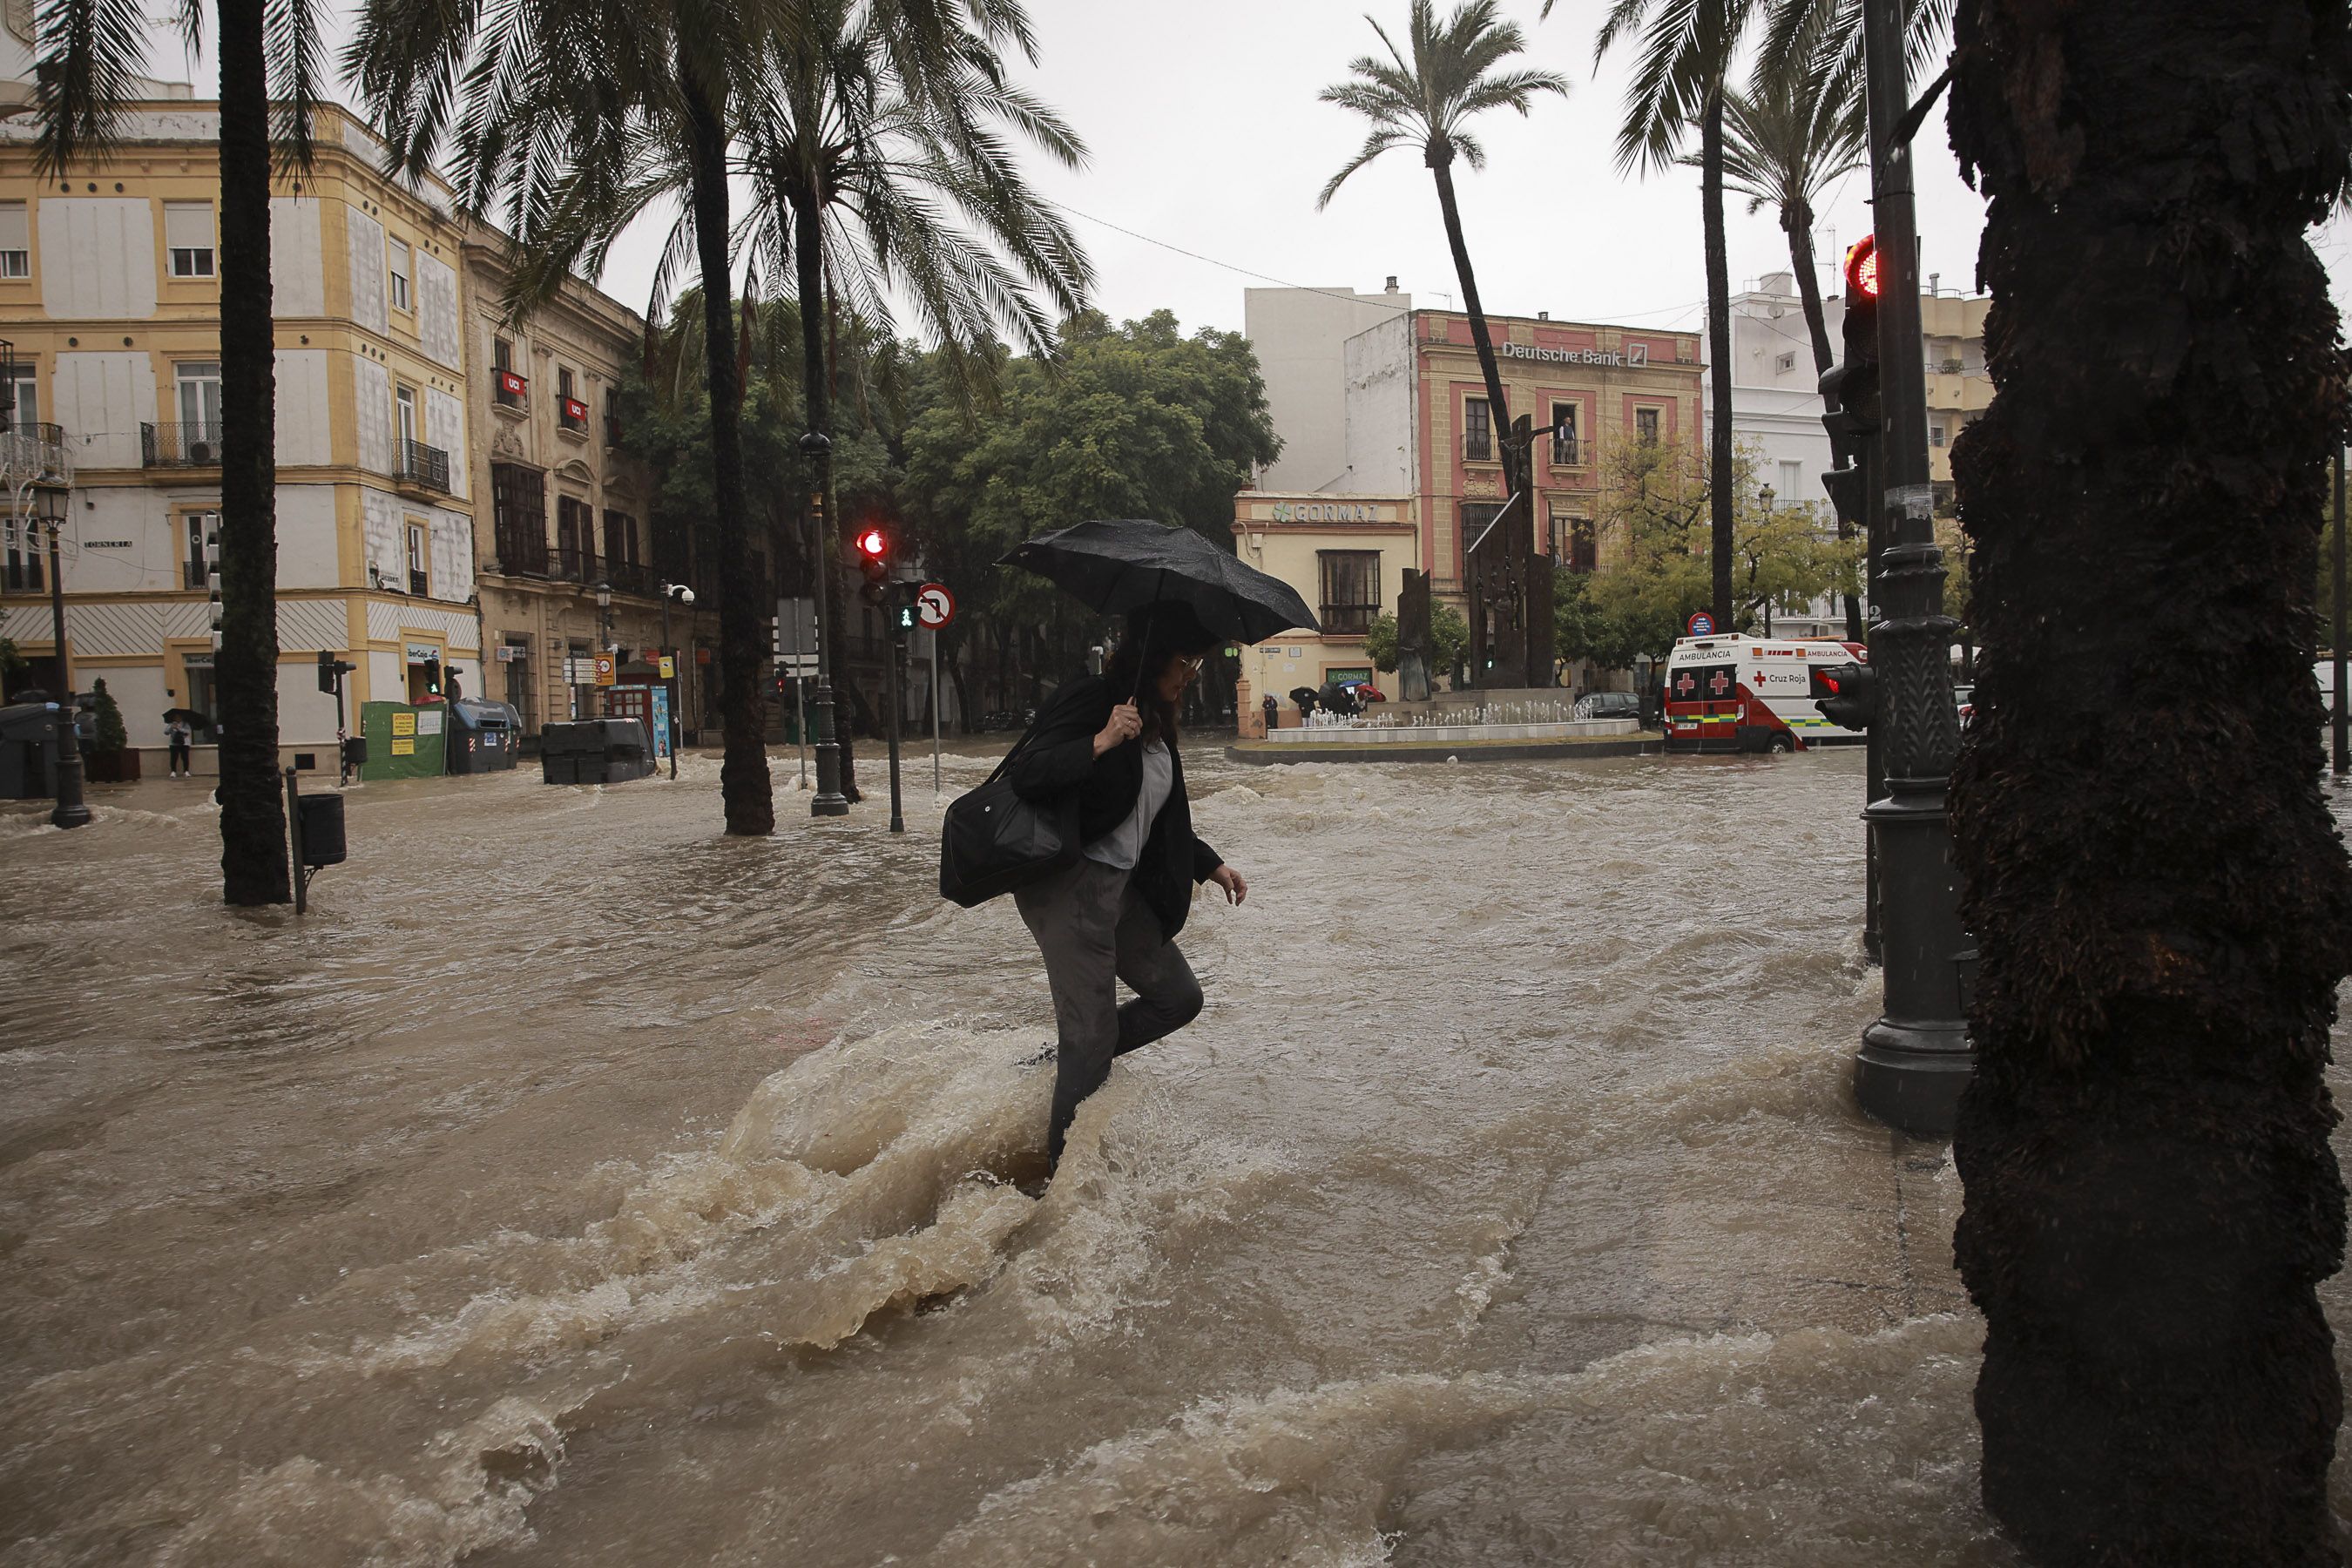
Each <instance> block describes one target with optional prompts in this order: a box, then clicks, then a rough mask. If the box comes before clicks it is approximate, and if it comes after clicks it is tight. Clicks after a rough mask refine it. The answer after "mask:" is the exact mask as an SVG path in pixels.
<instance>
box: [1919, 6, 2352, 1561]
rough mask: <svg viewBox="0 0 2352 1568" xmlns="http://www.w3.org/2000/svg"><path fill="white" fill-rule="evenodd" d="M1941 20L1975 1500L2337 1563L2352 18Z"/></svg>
mask: <svg viewBox="0 0 2352 1568" xmlns="http://www.w3.org/2000/svg"><path fill="white" fill-rule="evenodd" d="M1954 32H1955V42H1956V45H1957V47H1956V49H1955V52H1954V54H1953V101H1952V107H1951V139H1952V145H1953V147H1954V150H1955V151H1956V152H1958V154H1959V156H1960V159H1961V163H1962V164H1963V166H1964V167H1969V168H1972V169H1973V170H1974V172H1975V174H1976V178H1977V181H1978V184H1979V189H1981V190H1982V191H1983V192H1984V194H1985V195H1987V196H1988V197H1989V198H1990V205H1989V206H1988V209H1987V213H1986V224H1985V234H1984V242H1983V245H1982V246H1981V247H1980V249H1979V256H1980V257H1981V258H1982V259H1981V261H1980V263H1979V265H1980V266H1981V268H1982V269H1983V279H1984V281H1985V283H1986V284H1987V285H1988V286H1989V287H1990V290H1991V294H1992V305H1991V313H1990V318H1989V319H1988V321H1987V322H1986V331H1985V346H1986V354H1987V361H1988V363H1987V369H1988V371H1989V373H1990V376H1991V378H1992V381H1993V384H1994V387H1995V395H1994V397H1993V401H1992V405H1991V406H1990V408H1989V409H1988V410H1987V411H1986V412H1985V414H1984V415H1983V416H1981V417H1980V418H1979V419H1977V420H1976V421H1975V422H1974V423H1972V424H1970V425H1969V426H1968V427H1967V428H1966V430H1965V431H1964V432H1963V434H1962V435H1961V436H1960V437H1959V440H1958V442H1957V443H1956V444H1955V446H1954V447H1953V452H1952V465H1953V472H1954V477H1955V479H1956V480H1957V481H1958V488H1959V502H1960V517H1961V520H1962V521H1963V524H1964V525H1965V527H1966V528H1967V530H1968V533H1969V539H1970V541H1971V542H1972V544H1973V546H1974V549H1973V552H1972V555H1971V558H1970V573H1971V591H1970V594H1969V603H1970V606H1971V609H1972V612H1973V614H1974V616H1975V619H1976V624H1977V626H1978V628H1979V630H1980V631H1981V633H1982V634H1983V649H1982V652H1981V654H1980V656H1979V671H1978V678H1977V685H1976V696H1975V716H1974V718H1973V719H1972V721H1971V722H1970V726H1969V741H1968V744H1967V745H1966V746H1965V747H1964V748H1963V749H1962V752H1961V754H1960V759H1959V763H1958V767H1957V769H1956V770H1955V772H1954V775H1953V780H1952V783H1953V794H1952V802H1953V813H1952V822H1953V829H1954V857H1955V861H1956V864H1957V868H1958V872H1959V875H1960V879H1961V891H1962V903H1961V909H1962V914H1963V916H1964V918H1965V920H1966V921H1967V924H1968V929H1969V931H1970V933H1971V934H1972V935H1973V937H1974V939H1975V942H1976V945H1977V948H1978V950H1979V954H1980V963H1979V969H1978V975H1977V984H1976V988H1975V1001H1974V1005H1973V1006H1972V1007H1971V1009H1970V1016H1969V1026H1970V1027H1969V1033H1970V1035H1971V1037H1973V1039H1974V1042H1975V1046H1976V1051H1977V1070H1976V1076H1975V1079H1974V1081H1973V1082H1972V1083H1971V1085H1970V1086H1969V1089H1968V1091H1967V1094H1966V1095H1965V1096H1964V1098H1963V1099H1962V1100H1961V1104H1960V1119H1959V1128H1958V1136H1957V1138H1956V1139H1955V1141H1954V1143H1953V1152H1954V1155H1955V1157H1956V1158H1957V1160H1958V1166H1959V1171H1960V1174H1961V1177H1962V1179H1963V1181H1964V1183H1965V1191H1966V1198H1965V1206H1964V1208H1963V1210H1962V1213H1961V1216H1960V1220H1959V1226H1958V1232H1957V1234H1956V1236H1955V1238H1954V1250H1955V1252H1956V1253H1957V1255H1958V1263H1959V1268H1960V1273H1961V1277H1962V1279H1964V1280H1965V1281H1966V1282H1967V1285H1968V1289H1969V1294H1970V1295H1971V1296H1972V1297H1973V1298H1974V1299H1975V1300H1976V1303H1977V1305H1978V1306H1979V1308H1980V1309H1981V1310H1982V1311H1983V1313H1984V1319H1985V1353H1984V1361H1983V1363H1982V1366H1981V1369H1980V1370H1979V1374H1978V1378H1977V1386H1976V1411H1977V1416H1978V1420H1979V1423H1980V1425H1981V1426H1982V1428H1983V1435H1984V1444H1983V1470H1982V1486H1983V1492H1984V1500H1985V1503H1986V1506H1987V1508H1988V1509H1989V1510H1990V1511H1991V1513H1992V1515H1993V1517H1994V1518H1996V1519H1997V1520H1999V1521H2000V1522H2001V1524H2002V1526H2003V1527H2004V1528H2005V1529H2006V1530H2007V1531H2009V1532H2010V1534H2011V1536H2012V1537H2013V1538H2014V1539H2015V1540H2016V1541H2017V1542H2018V1543H2019V1544H2020V1545H2021V1547H2023V1548H2024V1550H2025V1552H2026V1553H2027V1555H2028V1557H2029V1558H2030V1559H2031V1560H2032V1561H2033V1562H2035V1563H2042V1564H2070V1565H2071V1564H2091V1563H2135V1564H2187V1563H2264V1564H2273V1565H2278V1568H2305V1565H2316V1564H2320V1563H2336V1561H2337V1556H2336V1542H2334V1540H2333V1539H2332V1537H2333V1535H2334V1533H2335V1531H2334V1526H2333V1523H2332V1521H2331V1520H2330V1517H2329V1516H2330V1511H2331V1510H2330V1506H2329V1489H2328V1481H2327V1478H2328V1468H2329V1461H2330V1458H2331V1456H2332V1454H2333V1453H2334V1450H2335V1445H2336V1431H2337V1427H2338V1425H2339V1423H2340V1422H2341V1419H2342V1416H2343V1391H2342V1388H2341V1386H2340V1383H2339V1376H2338V1372H2337V1366H2336V1356H2335V1353H2334V1350H2333V1346H2332V1344H2331V1341H2330V1334H2329V1329H2328V1324H2327V1321H2326V1318H2325V1317H2324V1316H2323V1314H2322V1312H2321V1310H2320V1304H2319V1302H2318V1300H2317V1298H2316V1292H2315V1287H2316V1285H2317V1284H2318V1282H2319V1281H2320V1280H2321V1279H2325V1278H2326V1277H2327V1276H2329V1275H2331V1274H2334V1273H2335V1272H2336V1269H2337V1268H2338V1267H2339V1265H2340V1263H2341V1261H2342V1258H2343V1254H2344V1240H2345V1196H2344V1185H2343V1181H2342V1177H2341V1174H2340V1173H2339V1172H2338V1169H2337V1165H2336V1156H2335V1154H2334V1152H2332V1150H2331V1148H2330V1144H2329V1130H2330V1128H2331V1127H2332V1126H2333V1125H2334V1123H2335V1121H2336V1107H2335V1106H2334V1105H2333V1104H2332V1103H2331V1100H2330V1097H2329V1093H2328V1089H2327V1086H2326V1068H2327V1063H2328V1030H2329V1026H2330V1024H2331V1022H2333V1021H2334V1019H2335V1018H2336V997H2337V987H2338V985H2339V984H2341V982H2342V981H2343V979H2344V977H2345V975H2346V973H2347V971H2352V867H2347V862H2346V857H2345V849H2344V846H2343V844H2342V843H2341V842H2340V841H2339V840H2338V839H2337V838H2336V835H2335V832H2334V830H2333V823H2332V821H2331V818H2330V814H2329V810H2328V806H2327V804H2326V800H2325V799H2324V798H2323V796H2322V794H2321V791H2320V787H2319V778H2320V770H2321V763H2322V759H2321V751H2320V744H2319V737H2320V715H2321V710H2320V705H2319V701H2318V692H2317V690H2316V689H2315V684H2314V682H2313V680H2312V679H2311V673H2310V672H2311V663H2312V658H2313V653H2314V646H2313V645H2314V642H2315V628H2314V626H2313V620H2312V616H2311V609H2312V599H2313V582H2314V577H2315V567H2316V565H2317V562H2316V560H2315V552H2316V548H2317V544H2318V540H2319V530H2318V528H2317V527H2316V526H2315V520H2316V519H2317V518H2318V516H2319V514H2320V510H2321V507H2322V505H2323V498H2324V496H2325V495H2326V485H2327V479H2326V460H2327V458H2328V455H2329V453H2330V452H2331V451H2332V449H2333V447H2334V443H2335V440H2336V437H2337V435H2338V433H2339V432H2341V431H2342V430H2343V428H2344V427H2345V422H2346V419H2347V414H2352V396H2347V384H2346V366H2345V361H2344V358H2343V355H2342V352H2341V340H2340V338H2339V335H2338V333H2339V321H2338V318H2337V315H2336V310H2335V308H2334V307H2333V306H2332V305H2331V304H2330V303H2329V299H2328V280H2327V274H2326V270H2325V268H2323V267H2322V266H2321V264H2320V262H2319V260H2318V258H2316V257H2315V256H2314V255H2313V254H2312V250H2311V247H2310V243H2309V235H2310V232H2311V226H2313V225H2314V224H2315V223H2317V222H2319V221H2320V220H2321V219H2322V218H2323V217H2324V216H2326V213H2327V210H2328V205H2329V202H2330V200H2331V199H2332V197H2333V196H2334V194H2335V193H2336V190H2338V189H2339V188H2340V187H2341V186H2342V184H2343V183H2344V181H2345V178H2346V176H2347V172H2352V115H2347V97H2352V35H2347V25H2346V8H2345V6H2344V5H2341V4H2337V5H2309V4H2306V3H2305V0H2245V3H2244V4H2242V5H2232V6H2229V7H2224V8H2221V9H2216V8H2215V7H2214V6H2212V5H2210V4H2209V3H2208V0H2081V3H2078V4H2075V5H2068V6H2065V7H2062V8H2056V9H2053V7H2051V6H2050V5H2047V4H2046V3H2045V0H1966V3H1965V4H1963V5H1961V6H1960V8H1959V13H1958V18H1957V21H1956V24H1955V28H1954ZM2021 83H2034V84H2044V85H2045V88H2046V89H2034V90H2026V89H2021V86H2020V84H2021ZM2060 83H2063V91H2061V90H2057V89H2056V88H2055V86H2054V85H2051V84H2060ZM2252 148H2260V149H2262V150H2263V151H2262V152H2261V153H2260V154H2259V155H2249V153H2248V150H2249V149H2252Z"/></svg>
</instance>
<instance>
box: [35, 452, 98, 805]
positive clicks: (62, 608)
mask: <svg viewBox="0 0 2352 1568" xmlns="http://www.w3.org/2000/svg"><path fill="white" fill-rule="evenodd" d="M67 496H68V491H67V490H66V489H63V488H62V487H60V486H58V485H35V486H34V487H33V515H34V516H35V517H36V518H37V519H39V520H40V521H43V522H45V523H47V524H48V525H49V636H50V637H51V639H52V646H53V647H56V649H57V654H58V688H59V689H58V690H57V691H56V692H53V693H51V695H52V696H54V697H55V698H56V699H57V703H58V721H57V752H58V756H57V764H58V805H57V809H56V810H54V811H52V812H50V813H49V821H50V823H51V825H52V826H58V827H79V826H81V825H82V824H83V823H85V822H88V821H89V807H88V806H87V805H83V804H82V800H81V742H80V737H79V735H77V734H76V733H75V731H74V700H73V676H72V675H71V673H70V672H69V671H68V668H67V667H66V588H65V579H64V578H63V577H62V576H60V575H59V574H58V525H59V524H60V523H62V522H64V521H65V516H66V499H67Z"/></svg>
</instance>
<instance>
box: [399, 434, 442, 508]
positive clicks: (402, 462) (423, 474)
mask: <svg viewBox="0 0 2352 1568" xmlns="http://www.w3.org/2000/svg"><path fill="white" fill-rule="evenodd" d="M395 445H396V446H397V447H398V448H399V450H398V451H397V452H396V453H395V454H394V462H395V463H396V464H397V465H398V467H397V468H396V469H395V470H394V478H396V479H399V480H400V482H401V483H403V484H407V485H416V486H419V487H421V488H423V489H428V490H438V491H440V492H441V493H442V494H443V495H447V494H448V493H449V454H448V453H446V452H445V451H443V450H442V449H441V448H440V447H428V446H426V445H425V443H424V442H422V441H412V440H410V439H408V438H407V437H401V438H400V439H399V440H398V441H397V442H396V443H395Z"/></svg>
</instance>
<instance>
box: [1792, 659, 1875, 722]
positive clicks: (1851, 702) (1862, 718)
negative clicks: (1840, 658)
mask: <svg viewBox="0 0 2352 1568" xmlns="http://www.w3.org/2000/svg"><path fill="white" fill-rule="evenodd" d="M1807 673H1808V674H1809V675H1810V676H1811V680H1812V698H1813V706H1814V707H1815V708H1817V709H1819V710H1821V715H1822V718H1824V719H1826V720H1828V721H1830V722H1831V723H1832V724H1835V725H1838V726H1839V727H1840V728H1842V729H1847V730H1867V729H1869V728H1870V721H1872V720H1873V719H1875V718H1876V717H1878V672H1877V671H1876V670H1874V669H1873V668H1870V666H1868V665H1866V664H1817V665H1815V666H1813V667H1812V668H1811V670H1810V671H1808V672H1807Z"/></svg>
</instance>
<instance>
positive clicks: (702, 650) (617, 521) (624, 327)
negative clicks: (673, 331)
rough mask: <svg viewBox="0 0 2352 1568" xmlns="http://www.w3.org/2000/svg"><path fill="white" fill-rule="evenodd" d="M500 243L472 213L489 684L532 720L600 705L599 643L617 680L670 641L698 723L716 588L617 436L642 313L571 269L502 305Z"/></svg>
mask: <svg viewBox="0 0 2352 1568" xmlns="http://www.w3.org/2000/svg"><path fill="white" fill-rule="evenodd" d="M507 256H508V241H507V239H506V237H505V236H503V235H501V234H499V233H498V232H497V231H495V230H493V229H488V228H485V227H483V226H479V225H475V226H471V227H470V228H469V229H468V231H467V236H466V243H465V247H464V257H465V273H466V283H467V296H468V305H469V308H468V311H467V334H468V342H467V349H468V352H469V353H471V354H472V355H473V356H474V363H476V364H477V365H478V366H479V367H481V368H480V371H479V373H478V374H476V375H475V376H474V377H473V379H472V381H471V383H470V397H469V407H468V410H467V413H468V416H469V418H468V428H469V429H470V431H471V432H472V444H471V447H470V448H469V450H468V452H467V467H468V468H469V470H470V479H469V487H468V488H469V489H470V490H471V492H472V494H473V495H474V496H475V497H476V498H477V501H478V504H477V505H476V507H475V511H474V536H473V542H474V548H475V551H476V552H477V555H478V559H479V561H480V563H481V573H480V583H481V611H482V623H483V626H484V633H485V636H486V637H488V649H487V653H488V658H489V661H490V675H491V684H490V686H489V688H488V692H487V694H488V695H489V696H492V697H496V698H499V699H500V700H503V701H506V702H508V703H509V704H511V705H512V706H513V707H514V708H515V709H516V710H517V711H518V712H519V713H520V715H521V716H522V726H523V731H524V733H525V734H527V735H535V734H537V733H538V732H539V731H540V728H541V726H542V725H544V724H547V723H550V722H558V721H564V720H569V719H583V718H592V717H595V716H597V715H599V714H601V713H602V712H604V710H605V701H604V699H603V698H601V697H600V696H599V695H598V688H597V687H596V686H595V685H594V678H593V665H594V660H595V658H597V657H598V656H600V655H608V656H610V657H611V658H613V659H614V671H613V674H614V679H615V680H617V681H618V682H620V683H622V684H627V685H644V684H650V683H656V682H659V681H660V680H661V675H660V668H659V662H658V661H659V659H660V657H661V655H662V654H663V653H665V652H667V653H669V654H671V655H672V656H673V658H674V664H673V667H672V668H673V671H674V673H673V676H672V678H671V679H670V681H669V682H668V684H669V685H670V687H671V689H672V692H673V699H672V700H673V702H674V703H676V704H677V711H678V713H679V714H680V715H681V723H682V725H683V726H684V727H685V728H687V729H688V730H694V729H698V728H701V727H705V726H704V724H703V716H704V715H705V714H706V713H715V710H716V708H717V686H716V675H717V668H718V667H717V665H716V664H715V663H714V662H712V659H713V657H714V656H713V652H712V650H713V649H715V648H716V647H717V637H716V634H715V628H716V626H717V624H718V622H717V616H716V611H717V607H718V606H717V595H716V594H715V592H713V591H711V589H712V586H713V585H712V584H706V583H698V580H697V578H696V576H695V574H694V573H693V572H692V571H691V569H690V568H691V563H692V559H693V548H692V546H693V542H692V541H690V540H688V539H685V538H682V537H680V538H673V537H669V536H667V535H666V534H661V533H657V532H656V530H655V528H654V526H653V521H652V517H653V504H652V503H653V499H654V496H653V479H652V476H651V475H650V474H649V473H648V472H647V471H646V467H645V465H644V463H643V462H642V461H640V460H638V459H636V458H632V457H630V456H629V455H628V453H627V451H626V450H625V446H624V443H623V439H622V437H623V436H624V431H623V429H622V426H621V412H620V384H621V372H622V367H623V366H624V365H625V363H628V361H629V360H630V359H631V358H632V357H634V356H635V355H637V354H639V353H643V345H644V342H645V321H644V320H643V319H642V318H641V317H639V316H638V315H637V314H636V313H635V311H633V310H628V309H626V308H625V307H624V306H622V305H620V304H619V303H617V302H616V301H614V300H612V299H609V298H608V297H606V296H605V295H604V294H603V293H600V292H599V291H598V290H596V289H593V288H591V287H589V286H588V285H587V284H584V283H581V282H578V281H577V280H567V281H566V282H565V284H564V286H563V289H562V293H561V294H560V295H559V296H558V297H557V298H556V299H554V300H551V301H549V302H548V303H546V304H543V305H541V306H539V307H537V308H536V309H534V310H532V311H530V314H529V315H528V316H526V317H525V318H524V319H523V320H521V321H509V320H508V319H507V315H506V312H505V310H504V308H503V301H504V298H505V292H506V288H507V279H508V273H507ZM673 584H683V585H686V586H688V587H692V588H694V589H695V592H696V598H695V600H694V602H693V603H692V604H690V605H688V604H686V603H682V602H680V601H679V600H678V599H677V598H676V597H675V596H671V597H670V598H669V601H668V604H667V610H668V616H667V622H665V618H664V608H665V603H664V601H665V593H664V591H665V589H666V588H667V587H669V586H671V585H673ZM665 625H667V641H665V630H664V628H665ZM583 674H587V675H588V676H589V677H590V679H587V680H584V681H583V680H582V679H580V677H581V676H582V675H583ZM710 722H711V723H713V724H715V722H716V721H715V719H713V720H711V721H710Z"/></svg>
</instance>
